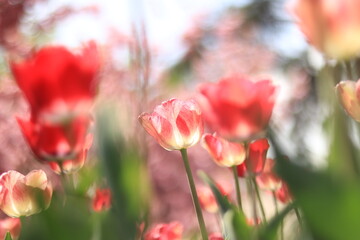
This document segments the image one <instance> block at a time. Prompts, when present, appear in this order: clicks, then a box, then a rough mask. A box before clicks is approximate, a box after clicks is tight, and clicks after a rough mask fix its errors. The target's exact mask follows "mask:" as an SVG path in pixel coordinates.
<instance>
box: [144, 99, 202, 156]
mask: <svg viewBox="0 0 360 240" xmlns="http://www.w3.org/2000/svg"><path fill="white" fill-rule="evenodd" d="M139 121H140V123H141V125H142V126H143V127H144V128H145V130H146V131H147V132H148V133H149V134H150V135H151V136H153V137H154V138H155V140H156V141H157V142H158V143H159V144H160V145H161V146H162V147H163V148H165V149H166V150H169V151H171V150H181V149H185V148H189V147H191V146H193V145H195V144H196V143H197V142H199V140H200V137H201V135H202V133H203V123H202V119H201V112H200V108H199V107H198V104H197V103H196V102H195V101H194V100H186V101H182V100H178V99H170V100H168V101H165V102H163V103H162V104H161V105H158V106H156V107H155V109H154V112H153V113H151V114H148V113H143V114H141V115H140V116H139Z"/></svg>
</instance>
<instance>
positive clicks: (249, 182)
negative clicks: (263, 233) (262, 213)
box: [246, 178, 258, 225]
mask: <svg viewBox="0 0 360 240" xmlns="http://www.w3.org/2000/svg"><path fill="white" fill-rule="evenodd" d="M246 180H247V181H246V183H247V184H246V186H247V192H248V195H250V196H251V201H252V211H253V218H254V223H255V225H257V219H258V215H257V208H256V196H255V190H254V189H253V187H252V184H251V179H250V178H246Z"/></svg>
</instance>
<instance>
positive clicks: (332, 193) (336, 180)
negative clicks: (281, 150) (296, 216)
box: [277, 157, 360, 240]
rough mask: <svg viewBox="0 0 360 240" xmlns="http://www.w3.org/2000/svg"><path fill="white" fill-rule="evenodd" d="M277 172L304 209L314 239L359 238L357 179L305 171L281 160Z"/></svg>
mask: <svg viewBox="0 0 360 240" xmlns="http://www.w3.org/2000/svg"><path fill="white" fill-rule="evenodd" d="M277 169H278V173H279V175H280V176H281V177H282V178H284V179H285V180H286V182H287V183H288V185H289V187H290V190H291V192H292V194H293V195H294V197H295V199H296V200H297V202H298V204H299V207H300V208H301V209H302V211H303V214H304V216H305V221H306V223H307V224H308V227H309V229H310V231H311V232H312V234H313V236H314V239H326V240H338V239H341V240H356V239H360V228H359V226H358V223H359V222H360V204H359V202H360V188H359V187H358V183H357V182H356V181H355V180H353V179H346V178H340V177H339V176H337V175H334V174H331V172H330V171H321V172H316V171H312V170H309V169H305V168H303V167H300V166H297V165H295V164H293V163H291V162H289V161H287V160H286V159H285V158H282V157H279V158H278V161H277Z"/></svg>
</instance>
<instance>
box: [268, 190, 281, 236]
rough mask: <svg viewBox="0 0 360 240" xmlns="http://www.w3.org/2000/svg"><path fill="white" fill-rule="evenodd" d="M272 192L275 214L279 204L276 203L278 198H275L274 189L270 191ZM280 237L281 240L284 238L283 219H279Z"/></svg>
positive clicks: (277, 211) (277, 212)
mask: <svg viewBox="0 0 360 240" xmlns="http://www.w3.org/2000/svg"><path fill="white" fill-rule="evenodd" d="M271 192H272V195H273V199H274V205H275V211H276V215H278V214H279V205H278V200H277V198H276V194H275V191H271ZM280 234H281V235H280V236H281V237H280V239H281V240H283V239H284V222H283V220H281V223H280Z"/></svg>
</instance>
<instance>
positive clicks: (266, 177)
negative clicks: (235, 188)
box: [256, 158, 282, 191]
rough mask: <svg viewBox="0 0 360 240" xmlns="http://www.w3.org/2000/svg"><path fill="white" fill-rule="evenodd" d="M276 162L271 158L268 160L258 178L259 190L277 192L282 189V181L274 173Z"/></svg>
mask: <svg viewBox="0 0 360 240" xmlns="http://www.w3.org/2000/svg"><path fill="white" fill-rule="evenodd" d="M274 165H275V161H274V160H273V159H271V158H268V159H266V161H265V166H264V170H263V171H262V172H261V174H260V175H259V176H257V177H256V182H257V184H258V185H259V188H261V189H264V190H270V191H275V190H277V189H279V188H280V187H281V184H282V181H281V179H280V178H279V177H278V176H277V175H276V174H275V173H274V171H273V168H274Z"/></svg>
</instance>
